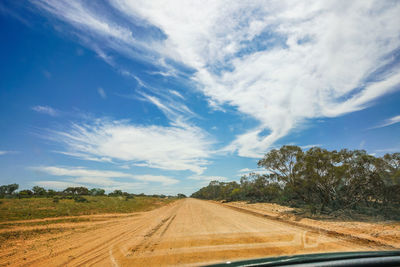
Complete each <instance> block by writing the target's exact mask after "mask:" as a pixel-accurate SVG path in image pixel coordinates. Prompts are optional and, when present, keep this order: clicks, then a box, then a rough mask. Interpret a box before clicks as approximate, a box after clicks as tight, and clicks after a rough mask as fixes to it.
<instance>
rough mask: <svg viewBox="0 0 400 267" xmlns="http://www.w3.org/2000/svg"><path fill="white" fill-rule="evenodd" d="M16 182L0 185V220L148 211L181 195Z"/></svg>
mask: <svg viewBox="0 0 400 267" xmlns="http://www.w3.org/2000/svg"><path fill="white" fill-rule="evenodd" d="M18 187H19V186H18V185H17V184H10V185H3V186H1V187H0V198H3V199H2V200H1V202H0V222H1V221H13V220H27V219H37V218H48V217H58V216H74V215H88V214H99V213H128V212H136V211H146V210H151V209H154V208H157V207H160V206H162V205H164V204H167V203H170V202H172V201H174V200H176V199H178V198H182V196H183V195H182V194H179V195H178V196H165V195H145V194H130V193H127V192H122V191H121V190H115V191H113V192H111V193H109V194H108V195H106V194H105V191H104V190H103V189H100V188H94V189H91V190H89V189H87V188H85V187H68V188H66V189H65V190H63V191H55V190H51V189H49V190H45V189H44V188H42V187H39V186H34V187H33V188H32V190H21V191H16V190H18Z"/></svg>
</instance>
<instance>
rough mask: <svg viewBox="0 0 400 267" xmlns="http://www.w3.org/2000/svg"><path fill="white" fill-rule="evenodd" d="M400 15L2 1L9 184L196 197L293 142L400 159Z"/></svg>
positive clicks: (320, 6)
mask: <svg viewBox="0 0 400 267" xmlns="http://www.w3.org/2000/svg"><path fill="white" fill-rule="evenodd" d="M398 14H400V3H399V2H398V1H351V2H349V1H318V2H317V3H315V1H314V2H313V1H312V2H308V1H302V2H299V3H295V4H294V3H293V2H290V3H287V2H285V1H267V2H265V1H254V2H251V3H247V2H246V3H245V2H244V1H228V2H226V1H209V2H207V1H161V0H160V1H158V0H157V1H135V2H133V1H124V0H109V1H96V2H93V1H79V0H77V1H55V0H54V1H51V0H50V1H44V0H39V1H24V2H19V1H18V2H17V1H2V2H1V3H0V30H1V42H0V60H1V64H0V77H1V79H0V174H1V176H0V177H1V178H0V179H1V180H0V182H1V184H8V183H14V182H16V183H18V184H20V186H21V188H30V187H32V186H34V185H41V186H44V187H46V188H54V189H63V188H65V187H67V186H74V185H76V186H80V185H83V186H87V187H89V188H93V187H101V188H105V189H107V190H108V191H111V190H114V189H122V190H125V191H128V192H134V193H141V192H144V193H164V194H176V193H178V192H183V193H186V194H190V193H192V192H193V191H195V190H197V189H198V188H200V187H201V186H204V185H206V184H207V183H208V182H209V181H210V180H211V179H215V178H219V179H220V180H226V181H230V180H238V179H239V178H240V176H241V175H242V174H245V173H248V172H249V171H252V170H254V169H256V163H257V160H258V159H260V157H262V155H263V154H264V153H266V152H268V151H269V150H270V149H273V148H277V147H280V146H281V145H284V144H294V145H299V146H302V147H303V148H304V149H307V148H309V147H311V146H315V145H317V146H321V147H324V148H327V149H341V148H350V149H365V150H367V151H368V152H369V153H371V154H374V155H377V156H381V155H383V154H385V153H392V152H398V151H400V138H399V136H400V105H399V104H400V90H399V89H400V52H399V51H400V17H399V16H398ZM259 171H262V170H259Z"/></svg>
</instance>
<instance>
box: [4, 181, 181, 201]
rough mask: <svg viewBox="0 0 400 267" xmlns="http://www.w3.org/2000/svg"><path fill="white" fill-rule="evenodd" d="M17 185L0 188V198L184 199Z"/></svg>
mask: <svg viewBox="0 0 400 267" xmlns="http://www.w3.org/2000/svg"><path fill="white" fill-rule="evenodd" d="M18 188H19V185H18V184H9V185H2V186H0V198H29V197H68V196H69V197H77V196H109V197H115V196H122V197H126V198H133V197H135V196H147V197H158V198H166V197H178V198H185V197H186V196H185V195H184V194H178V195H176V196H166V195H156V194H154V195H145V194H144V193H141V194H131V193H127V192H123V191H122V190H114V191H113V192H111V193H109V194H106V191H105V190H104V189H101V188H92V189H88V188H86V187H83V186H80V187H68V188H66V189H64V190H62V191H56V190H52V189H48V190H46V189H45V188H43V187H40V186H34V187H33V188H32V190H29V189H27V190H20V191H17V190H18Z"/></svg>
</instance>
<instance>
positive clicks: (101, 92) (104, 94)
mask: <svg viewBox="0 0 400 267" xmlns="http://www.w3.org/2000/svg"><path fill="white" fill-rule="evenodd" d="M97 93H99V95H100V97H101V98H103V99H106V98H107V94H106V91H104V89H103V88H101V87H99V88H97Z"/></svg>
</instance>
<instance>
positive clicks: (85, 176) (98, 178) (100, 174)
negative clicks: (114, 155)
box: [32, 166, 179, 188]
mask: <svg viewBox="0 0 400 267" xmlns="http://www.w3.org/2000/svg"><path fill="white" fill-rule="evenodd" d="M32 169H33V170H35V171H39V172H43V173H47V174H50V175H53V176H61V177H69V180H67V181H64V182H69V183H76V184H90V185H97V186H106V187H111V186H112V187H121V186H124V185H128V186H129V188H131V187H132V186H142V185H143V183H148V182H152V183H161V184H163V185H172V184H176V183H178V182H179V180H177V179H174V178H172V177H168V176H164V175H149V174H142V175H133V174H130V173H126V172H118V171H107V170H93V169H87V168H83V167H59V166H38V167H32ZM115 178H125V179H128V181H125V182H120V181H116V180H114V179H115ZM130 179H133V180H136V181H137V182H139V183H132V182H129V180H130Z"/></svg>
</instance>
